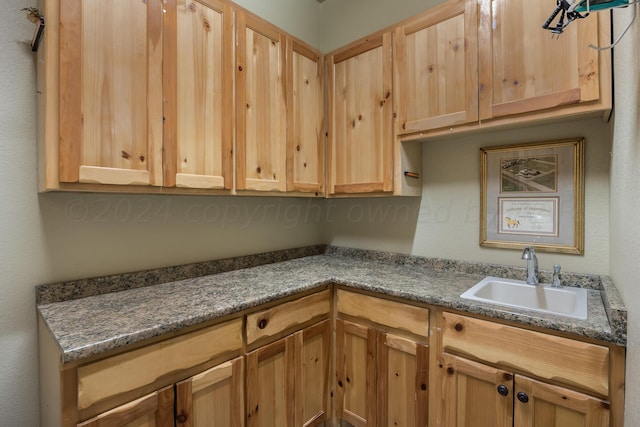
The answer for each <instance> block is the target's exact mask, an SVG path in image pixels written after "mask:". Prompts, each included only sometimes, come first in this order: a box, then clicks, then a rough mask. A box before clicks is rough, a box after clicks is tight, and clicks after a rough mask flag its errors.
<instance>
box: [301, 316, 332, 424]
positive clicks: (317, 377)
mask: <svg viewBox="0 0 640 427" xmlns="http://www.w3.org/2000/svg"><path fill="white" fill-rule="evenodd" d="M294 340H295V356H294V359H295V425H296V426H299V427H303V426H304V427H313V426H320V425H323V424H322V423H324V422H326V421H327V420H328V418H329V400H330V396H329V394H330V387H329V370H330V369H331V366H332V363H331V355H332V353H331V323H330V321H329V320H325V321H322V322H320V323H318V324H316V325H313V326H310V327H308V328H305V329H303V330H302V331H299V332H296V334H295V335H294Z"/></svg>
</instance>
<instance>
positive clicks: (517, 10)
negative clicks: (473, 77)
mask: <svg viewBox="0 0 640 427" xmlns="http://www.w3.org/2000/svg"><path fill="white" fill-rule="evenodd" d="M479 3H480V20H479V22H480V28H479V33H478V34H479V38H478V41H479V82H480V120H481V121H482V120H488V119H497V118H503V117H504V118H506V117H507V116H515V115H519V114H525V113H537V114H536V115H537V116H540V117H544V116H546V117H551V116H554V115H555V116H557V115H571V114H580V113H585V112H596V111H602V112H605V113H606V112H608V111H609V110H610V109H611V74H610V73H611V64H610V60H611V58H610V52H609V51H602V52H599V51H597V50H595V49H591V48H590V47H589V44H593V45H608V44H609V43H610V38H611V36H610V29H609V25H610V23H609V21H610V18H609V15H608V14H607V13H594V14H591V16H589V17H588V18H586V19H579V20H576V21H574V22H572V23H571V24H570V25H569V26H568V27H567V28H566V29H565V31H564V33H562V34H561V35H560V36H553V37H552V34H551V33H550V32H549V31H545V30H543V29H542V28H541V26H542V24H543V23H544V22H545V21H546V20H547V19H548V18H549V15H550V14H551V12H552V11H553V10H554V9H555V7H556V1H555V0H540V1H523V0H519V1H513V0H480V2H479ZM514 120H515V119H514Z"/></svg>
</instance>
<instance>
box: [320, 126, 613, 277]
mask: <svg viewBox="0 0 640 427" xmlns="http://www.w3.org/2000/svg"><path fill="white" fill-rule="evenodd" d="M575 137H584V138H585V234H586V237H585V253H584V255H583V256H576V255H563V254H549V253H539V254H538V259H539V262H540V268H542V269H549V270H550V269H551V268H552V266H553V264H556V263H558V264H560V265H561V266H562V268H563V270H564V271H576V272H584V273H594V274H609V158H610V156H609V153H610V150H611V125H610V124H609V123H606V122H603V121H601V120H600V119H589V120H579V121H566V122H562V123H560V124H555V125H544V126H532V127H525V128H517V129H511V130H505V131H491V132H487V133H483V134H477V135H469V136H461V137H457V138H447V139H440V140H436V141H432V142H425V143H423V144H422V179H423V187H422V198H421V199H411V198H407V199H393V200H390V199H369V200H366V201H364V200H363V201H356V202H355V203H353V202H352V203H349V202H345V201H342V202H334V204H335V208H334V209H333V211H332V213H331V217H332V218H337V220H336V221H335V223H334V224H332V226H331V227H330V228H329V229H328V233H329V234H330V239H329V241H330V242H331V244H334V245H339V246H357V247H364V248H372V249H378V250H385V251H396V252H404V253H411V254H414V255H422V256H429V257H441V258H449V259H458V260H466V261H480V262H492V263H500V264H508V265H516V266H522V265H524V264H523V262H524V261H522V260H521V259H520V252H519V251H514V250H505V249H491V248H481V247H480V246H479V243H478V242H479V226H480V220H479V218H480V147H485V146H488V147H492V146H499V145H506V144H512V143H526V142H542V141H554V140H560V139H568V138H575ZM415 209H417V212H416V211H415ZM361 211H364V215H361V213H360V212H361ZM406 212H410V213H411V214H409V215H407V214H405V213H406ZM361 218H362V220H360V219H361Z"/></svg>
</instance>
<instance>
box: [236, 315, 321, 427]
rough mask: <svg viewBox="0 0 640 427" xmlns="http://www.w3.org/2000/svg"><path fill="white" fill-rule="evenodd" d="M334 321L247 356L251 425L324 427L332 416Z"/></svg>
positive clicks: (295, 334)
mask: <svg viewBox="0 0 640 427" xmlns="http://www.w3.org/2000/svg"><path fill="white" fill-rule="evenodd" d="M329 368H330V323H329V321H328V320H325V321H322V322H320V323H317V324H315V325H312V326H310V327H308V328H305V329H303V330H301V331H298V332H296V333H294V334H292V335H288V336H287V337H285V338H282V339H280V340H278V341H275V342H273V343H271V344H267V345H264V346H262V347H260V348H258V349H256V350H254V351H252V352H250V353H248V354H247V380H246V389H247V408H246V419H247V426H248V427H289V426H301V427H302V426H317V425H322V423H323V422H325V421H326V420H327V418H328V390H329Z"/></svg>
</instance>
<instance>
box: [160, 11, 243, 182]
mask: <svg viewBox="0 0 640 427" xmlns="http://www.w3.org/2000/svg"><path fill="white" fill-rule="evenodd" d="M164 8H165V14H164V41H165V46H164V96H165V100H164V106H165V109H164V120H165V121H164V154H165V158H164V185H165V186H166V187H186V188H203V189H231V188H232V186H233V163H232V150H233V135H234V124H235V122H234V115H233V73H234V70H233V51H234V50H233V49H234V32H233V30H234V28H233V8H232V6H231V3H228V2H226V1H220V0H205V1H203V2H197V1H194V2H187V1H185V0H167V1H166V2H165V6H164Z"/></svg>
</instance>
